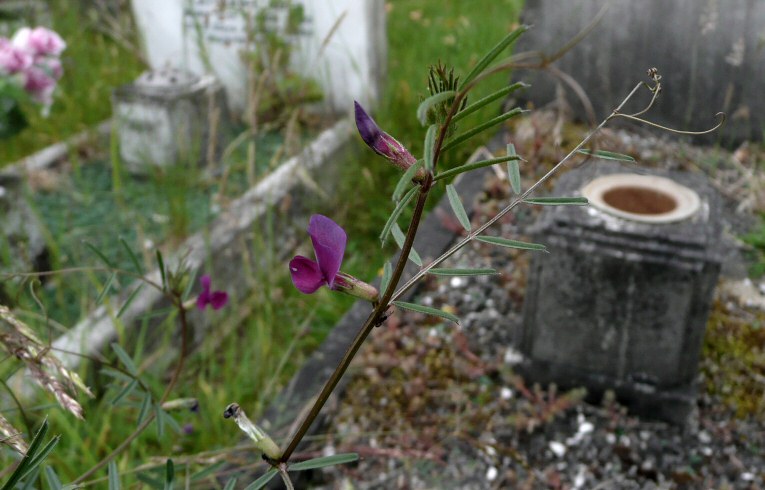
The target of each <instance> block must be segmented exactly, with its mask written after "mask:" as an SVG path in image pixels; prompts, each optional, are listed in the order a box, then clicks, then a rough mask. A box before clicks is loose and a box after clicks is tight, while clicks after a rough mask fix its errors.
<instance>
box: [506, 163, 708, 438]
mask: <svg viewBox="0 0 765 490" xmlns="http://www.w3.org/2000/svg"><path fill="white" fill-rule="evenodd" d="M642 170H643V169H641V174H640V175H638V174H635V173H634V167H628V166H623V165H613V164H601V163H600V162H599V163H598V164H593V165H587V166H584V167H581V168H578V169H576V170H572V171H570V172H568V173H566V174H564V175H563V176H562V177H561V178H560V180H559V181H558V184H557V185H556V188H555V192H554V193H555V195H563V196H572V195H584V196H586V197H587V198H588V200H589V201H590V203H591V205H590V206H582V207H579V206H571V207H557V208H550V209H547V210H545V212H544V213H543V214H542V215H541V217H540V219H539V221H538V222H537V224H536V225H535V228H536V230H535V241H538V242H539V243H544V244H546V245H547V247H548V249H549V251H550V253H549V254H537V255H535V256H534V258H533V259H532V267H531V270H530V272H529V284H528V289H527V293H526V300H525V303H524V321H523V327H522V329H521V332H520V339H519V345H520V348H521V351H522V352H523V354H524V355H525V357H526V360H525V361H524V370H525V371H526V373H527V374H528V376H529V377H530V378H532V379H534V380H536V381H541V382H556V383H558V384H559V385H562V386H567V387H571V386H585V387H587V389H588V390H589V391H590V393H591V394H592V395H595V396H597V394H598V393H601V394H602V393H603V391H604V390H607V389H613V390H614V391H615V392H616V393H617V395H619V396H620V397H621V398H622V400H623V401H624V402H625V403H626V404H627V405H628V406H629V407H631V408H632V409H633V410H634V411H635V412H636V413H638V414H641V415H646V416H649V417H654V418H659V419H664V420H668V421H671V422H676V423H680V424H682V423H685V421H686V420H687V417H688V415H689V413H690V412H691V411H692V410H693V407H695V400H696V399H695V396H696V391H695V389H696V380H697V377H698V362H699V357H700V354H701V344H702V339H703V337H704V332H705V330H706V320H707V317H708V315H709V310H710V307H711V303H712V293H713V291H714V288H715V285H716V284H717V279H718V276H719V273H720V265H721V262H722V253H721V251H722V247H723V245H722V244H721V238H720V236H721V229H722V224H721V218H720V198H719V196H718V195H717V193H716V191H715V190H714V189H713V188H712V187H711V185H710V184H709V183H708V182H707V180H706V179H705V177H703V176H702V175H700V174H691V173H682V172H674V173H666V172H659V171H656V170H651V171H642Z"/></svg>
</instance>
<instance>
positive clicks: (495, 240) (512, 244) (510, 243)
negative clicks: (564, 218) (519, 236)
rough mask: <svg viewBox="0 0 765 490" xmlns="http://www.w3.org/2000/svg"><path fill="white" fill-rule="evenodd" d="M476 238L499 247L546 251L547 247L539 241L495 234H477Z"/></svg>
mask: <svg viewBox="0 0 765 490" xmlns="http://www.w3.org/2000/svg"><path fill="white" fill-rule="evenodd" d="M475 239H476V240H478V241H480V242H484V243H490V244H492V245H499V246H500V247H507V248H517V249H520V250H541V251H543V252H546V251H547V247H545V246H544V245H541V244H539V243H529V242H519V241H518V240H508V239H507V238H500V237H496V236H478V237H475Z"/></svg>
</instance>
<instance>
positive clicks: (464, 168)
mask: <svg viewBox="0 0 765 490" xmlns="http://www.w3.org/2000/svg"><path fill="white" fill-rule="evenodd" d="M520 159H521V157H519V156H518V155H512V156H510V155H508V156H505V157H497V158H490V159H489V160H480V161H477V162H472V163H466V164H464V165H460V166H459V167H454V168H450V169H449V170H445V171H443V172H441V173H439V174H438V175H436V176H435V177H433V181H434V182H435V181H438V180H442V179H448V178H449V177H453V176H455V175H459V174H464V173H465V172H470V171H471V170H476V169H479V168H483V167H490V166H492V165H496V164H498V163H504V162H508V161H511V160H520Z"/></svg>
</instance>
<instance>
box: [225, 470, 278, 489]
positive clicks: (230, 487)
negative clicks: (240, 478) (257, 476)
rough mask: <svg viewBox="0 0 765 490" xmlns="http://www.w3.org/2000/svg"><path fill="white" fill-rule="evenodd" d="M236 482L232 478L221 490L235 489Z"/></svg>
mask: <svg viewBox="0 0 765 490" xmlns="http://www.w3.org/2000/svg"><path fill="white" fill-rule="evenodd" d="M274 474H276V473H274ZM271 478H273V476H272V477H271ZM271 478H269V480H271ZM236 480H237V479H236V477H234V478H231V479H230V480H229V481H227V482H226V486H225V487H223V490H234V488H235V487H236ZM266 483H268V482H266Z"/></svg>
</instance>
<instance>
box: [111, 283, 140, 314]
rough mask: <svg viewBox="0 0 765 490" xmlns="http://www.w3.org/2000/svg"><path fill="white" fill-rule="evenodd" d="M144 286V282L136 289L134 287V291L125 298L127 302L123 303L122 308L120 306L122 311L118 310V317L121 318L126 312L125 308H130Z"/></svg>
mask: <svg viewBox="0 0 765 490" xmlns="http://www.w3.org/2000/svg"><path fill="white" fill-rule="evenodd" d="M141 288H143V283H141V284H139V285H138V286H137V287H136V288H135V289H133V292H132V293H130V296H128V299H126V300H125V304H123V305H122V308H120V311H118V312H117V318H120V317H121V316H122V315H123V314H124V313H125V310H127V309H128V306H130V305H131V303H133V300H134V299H135V297H136V296H138V292H139V291H140V290H141Z"/></svg>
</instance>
